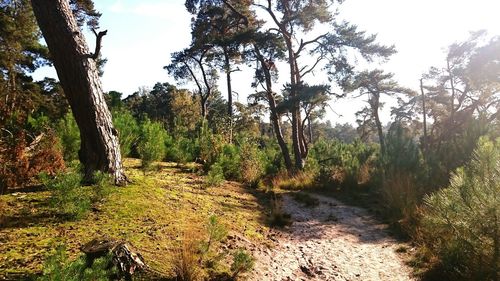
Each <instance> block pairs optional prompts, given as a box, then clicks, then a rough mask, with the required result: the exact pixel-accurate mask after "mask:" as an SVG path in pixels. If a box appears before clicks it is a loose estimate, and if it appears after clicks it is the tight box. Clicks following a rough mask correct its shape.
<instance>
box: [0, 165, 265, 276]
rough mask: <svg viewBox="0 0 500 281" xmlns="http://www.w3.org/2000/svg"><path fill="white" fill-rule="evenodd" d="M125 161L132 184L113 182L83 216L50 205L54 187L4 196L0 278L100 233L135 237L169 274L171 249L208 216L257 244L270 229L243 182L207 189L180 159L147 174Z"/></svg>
mask: <svg viewBox="0 0 500 281" xmlns="http://www.w3.org/2000/svg"><path fill="white" fill-rule="evenodd" d="M124 165H125V167H126V172H127V175H128V176H129V178H130V179H131V180H132V183H131V184H129V185H128V186H126V187H119V188H113V189H112V191H111V193H110V194H109V196H108V197H107V198H106V199H105V200H103V201H102V202H96V203H95V204H94V208H93V211H92V212H90V213H89V214H88V215H87V216H86V217H84V218H82V219H81V220H79V221H65V220H64V218H61V217H58V216H57V214H56V213H54V211H53V210H51V209H50V207H49V205H48V204H47V202H48V200H49V198H50V193H49V192H32V193H18V194H9V195H2V196H0V206H1V207H2V211H1V213H2V220H0V280H1V279H6V278H7V277H8V276H10V277H12V276H16V278H20V277H19V276H21V277H26V276H29V275H32V274H37V273H40V272H41V267H42V264H43V262H44V260H45V259H46V257H47V256H48V255H49V254H50V252H51V250H52V249H53V248H54V247H55V246H56V244H58V243H64V244H66V246H67V249H69V251H70V253H69V256H70V258H71V259H74V258H76V257H77V256H78V255H79V254H80V253H79V247H80V246H81V245H83V244H84V243H86V242H88V241H89V240H91V239H93V238H95V237H102V236H110V237H114V238H118V239H126V240H127V241H130V242H131V243H132V244H133V245H134V246H135V247H136V248H137V250H138V251H139V252H140V253H141V254H142V255H143V256H144V258H145V260H146V261H147V262H148V263H149V264H150V266H152V267H153V268H155V269H156V270H158V271H160V272H165V273H167V275H172V274H173V272H172V268H171V260H172V255H173V253H174V250H175V249H176V248H178V247H179V245H180V244H181V240H182V233H184V232H186V231H187V229H190V230H189V231H198V232H200V233H201V232H203V225H204V224H205V222H206V221H207V219H208V217H210V216H211V215H216V216H217V217H218V218H219V220H220V223H221V224H223V225H225V226H227V227H228V231H229V232H236V233H240V234H241V235H242V236H244V237H245V238H246V239H248V240H250V241H254V242H256V243H259V242H261V240H263V238H264V237H265V235H264V234H265V233H266V232H267V231H268V229H267V227H266V226H265V225H264V223H263V219H262V217H263V213H264V211H263V210H264V209H263V208H264V207H263V206H262V205H261V202H260V201H259V200H260V199H259V198H258V196H256V195H255V194H251V193H249V191H248V190H246V189H245V188H244V187H242V186H241V185H240V184H237V183H233V182H226V183H224V184H223V185H222V186H220V187H213V188H212V187H210V188H203V187H202V185H203V182H204V181H203V178H202V177H201V176H199V175H197V174H193V173H189V172H186V169H184V170H183V167H181V166H179V165H177V164H175V163H163V162H162V163H159V164H158V170H157V171H155V172H151V173H148V174H147V175H144V173H143V172H142V171H140V170H139V167H140V160H137V159H126V160H125V163H124ZM189 167H196V166H195V165H194V164H189ZM193 169H194V168H193ZM221 270H227V269H221ZM170 277H172V276H170Z"/></svg>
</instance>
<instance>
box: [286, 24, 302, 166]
mask: <svg viewBox="0 0 500 281" xmlns="http://www.w3.org/2000/svg"><path fill="white" fill-rule="evenodd" d="M285 43H286V46H287V49H288V64H289V66H290V97H291V98H294V97H295V96H297V86H298V85H299V81H297V79H296V78H297V75H296V73H295V72H296V69H297V67H296V63H297V61H296V59H295V54H294V52H293V44H292V41H291V37H290V35H289V34H287V36H285ZM290 112H291V114H292V147H293V154H294V157H295V169H297V170H302V169H303V168H304V159H303V157H302V156H303V149H302V145H303V143H302V138H301V132H300V131H301V130H300V129H301V128H300V121H301V119H300V108H299V105H298V101H296V102H294V104H293V105H292V107H291V108H290Z"/></svg>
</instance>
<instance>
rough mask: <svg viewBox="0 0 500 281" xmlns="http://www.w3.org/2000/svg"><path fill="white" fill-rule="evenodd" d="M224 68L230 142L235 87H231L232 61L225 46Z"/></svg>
mask: <svg viewBox="0 0 500 281" xmlns="http://www.w3.org/2000/svg"><path fill="white" fill-rule="evenodd" d="M224 64H225V65H224V68H225V70H226V82H227V115H228V116H229V142H230V143H232V142H233V89H232V87H231V62H230V60H229V54H228V51H227V48H224Z"/></svg>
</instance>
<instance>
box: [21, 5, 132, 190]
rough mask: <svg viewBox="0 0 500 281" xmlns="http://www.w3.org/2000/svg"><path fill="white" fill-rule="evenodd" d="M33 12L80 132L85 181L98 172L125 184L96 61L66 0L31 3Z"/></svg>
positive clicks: (117, 144) (80, 155)
mask: <svg viewBox="0 0 500 281" xmlns="http://www.w3.org/2000/svg"><path fill="white" fill-rule="evenodd" d="M31 3H32V6H33V12H34V14H35V17H36V19H37V21H38V25H39V26H40V29H41V31H42V34H43V36H44V38H45V41H46V42H47V46H48V48H49V51H50V54H51V58H52V62H53V63H54V67H55V69H56V71H57V75H58V77H59V80H60V81H61V85H62V88H63V90H64V93H65V95H66V98H67V99H68V102H69V104H70V106H71V109H72V111H73V115H74V116H75V120H76V122H77V124H78V128H79V129H80V138H81V147H80V151H79V157H80V161H81V162H82V164H83V166H84V168H85V178H86V179H87V180H89V179H91V177H92V174H93V173H94V172H95V171H103V172H106V173H110V174H112V175H113V178H114V181H115V183H116V184H118V185H122V184H125V183H126V182H127V178H126V176H125V174H124V171H123V167H122V163H121V155H120V146H119V143H118V136H117V135H118V134H117V131H116V130H115V128H114V127H113V124H112V120H111V114H110V112H109V110H108V107H107V106H106V102H105V100H104V94H103V90H102V87H101V82H100V80H99V76H98V71H97V66H96V62H95V61H94V59H93V58H92V55H91V54H90V53H89V50H88V47H87V43H86V42H85V39H84V36H83V34H82V32H81V30H80V28H79V27H78V25H77V23H76V21H75V18H74V16H73V13H72V12H71V9H70V6H69V3H68V1H67V0H32V1H31Z"/></svg>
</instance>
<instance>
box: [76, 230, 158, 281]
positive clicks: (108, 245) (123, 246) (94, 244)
mask: <svg viewBox="0 0 500 281" xmlns="http://www.w3.org/2000/svg"><path fill="white" fill-rule="evenodd" d="M132 249H133V247H132V246H131V245H130V244H128V243H126V242H124V241H120V240H115V239H109V238H101V239H94V240H92V241H90V242H88V243H86V244H85V245H83V246H82V247H81V248H80V250H81V251H82V252H84V253H85V255H86V257H87V265H88V266H92V263H93V262H94V260H95V259H97V258H100V257H103V256H106V255H108V254H109V253H111V256H112V259H111V262H112V265H113V266H116V268H117V269H118V279H121V278H125V280H132V275H133V274H134V273H135V272H136V271H141V270H145V269H147V268H148V267H147V265H146V263H145V262H144V259H143V257H142V256H141V255H140V254H139V253H137V252H135V251H133V250H132Z"/></svg>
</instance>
